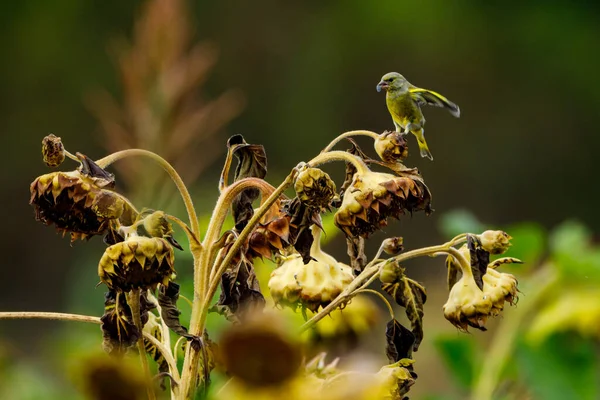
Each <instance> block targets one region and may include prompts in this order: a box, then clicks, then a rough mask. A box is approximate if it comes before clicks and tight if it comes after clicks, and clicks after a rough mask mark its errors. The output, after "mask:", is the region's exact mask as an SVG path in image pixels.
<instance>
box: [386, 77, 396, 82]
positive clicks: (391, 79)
mask: <svg viewBox="0 0 600 400" xmlns="http://www.w3.org/2000/svg"><path fill="white" fill-rule="evenodd" d="M393 80H394V78H387V79H386V82H391V81H393Z"/></svg>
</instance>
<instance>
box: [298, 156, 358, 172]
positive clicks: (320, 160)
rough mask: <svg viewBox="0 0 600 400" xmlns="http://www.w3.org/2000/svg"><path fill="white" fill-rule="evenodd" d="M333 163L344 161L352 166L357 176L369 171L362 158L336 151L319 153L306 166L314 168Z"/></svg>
mask: <svg viewBox="0 0 600 400" xmlns="http://www.w3.org/2000/svg"><path fill="white" fill-rule="evenodd" d="M333 161H346V162H348V163H350V164H352V165H353V166H354V167H355V168H356V172H357V173H358V174H365V173H367V172H368V171H369V167H368V166H367V164H366V163H365V162H364V161H363V159H362V158H360V157H358V156H355V155H354V154H350V153H348V152H346V151H338V150H334V151H328V152H326V153H321V154H319V155H318V156H316V157H315V158H313V159H312V160H310V161H309V162H308V163H307V164H308V165H310V166H311V167H316V166H318V165H321V164H326V163H330V162H333Z"/></svg>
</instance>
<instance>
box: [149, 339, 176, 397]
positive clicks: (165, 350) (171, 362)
mask: <svg viewBox="0 0 600 400" xmlns="http://www.w3.org/2000/svg"><path fill="white" fill-rule="evenodd" d="M144 338H146V339H147V340H149V341H150V342H151V343H152V344H153V345H154V346H156V348H157V349H158V350H159V351H160V353H161V354H162V356H163V357H164V358H165V361H167V364H169V374H170V375H171V379H172V380H173V381H174V382H175V385H171V388H173V389H174V390H173V391H174V392H176V391H177V387H178V385H179V380H180V379H181V378H180V376H179V370H178V369H177V361H176V360H175V358H174V357H172V356H171V354H170V349H169V348H167V347H166V346H165V344H164V343H162V342H161V341H160V340H158V339H157V338H155V337H154V336H152V335H150V334H149V333H147V332H144Z"/></svg>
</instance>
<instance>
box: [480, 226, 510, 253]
mask: <svg viewBox="0 0 600 400" xmlns="http://www.w3.org/2000/svg"><path fill="white" fill-rule="evenodd" d="M477 237H478V238H479V240H480V241H481V247H482V248H483V249H484V250H485V251H487V252H488V253H490V254H503V253H505V252H506V251H507V250H508V248H509V247H510V239H512V237H511V236H510V235H509V234H508V233H506V232H504V231H485V232H483V233H482V234H481V235H477Z"/></svg>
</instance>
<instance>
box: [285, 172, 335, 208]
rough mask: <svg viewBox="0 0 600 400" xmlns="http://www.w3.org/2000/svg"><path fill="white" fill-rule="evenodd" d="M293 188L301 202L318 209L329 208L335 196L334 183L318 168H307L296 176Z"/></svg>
mask: <svg viewBox="0 0 600 400" xmlns="http://www.w3.org/2000/svg"><path fill="white" fill-rule="evenodd" d="M294 188H295V189H296V194H297V195H298V198H299V199H300V201H301V202H303V203H304V204H306V205H308V206H311V207H317V208H319V209H327V208H329V204H330V203H331V200H332V199H333V197H334V196H335V190H336V189H335V183H334V182H333V180H331V178H330V177H329V175H328V174H327V173H326V172H324V171H323V170H320V169H319V168H307V169H305V170H304V171H302V172H300V174H298V177H297V178H296V183H295V186H294Z"/></svg>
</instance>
